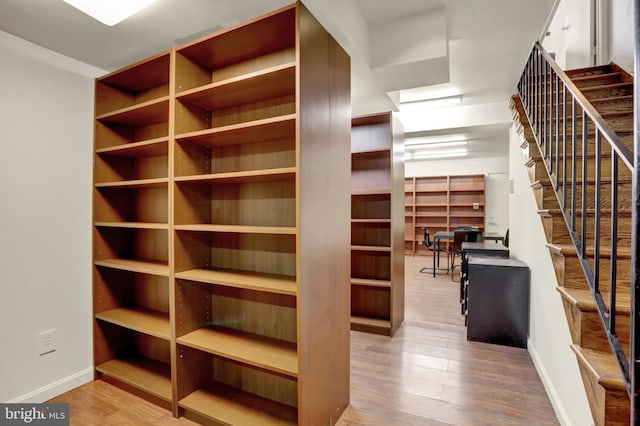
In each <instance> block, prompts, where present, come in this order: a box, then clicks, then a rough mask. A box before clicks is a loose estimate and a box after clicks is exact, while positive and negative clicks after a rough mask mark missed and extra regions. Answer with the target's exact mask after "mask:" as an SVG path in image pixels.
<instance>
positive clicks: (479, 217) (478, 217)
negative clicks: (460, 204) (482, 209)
mask: <svg viewBox="0 0 640 426" xmlns="http://www.w3.org/2000/svg"><path fill="white" fill-rule="evenodd" d="M449 217H470V218H476V219H484V214H464V213H449Z"/></svg>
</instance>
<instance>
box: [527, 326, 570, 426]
mask: <svg viewBox="0 0 640 426" xmlns="http://www.w3.org/2000/svg"><path fill="white" fill-rule="evenodd" d="M527 350H528V351H529V355H530V356H531V360H532V361H533V365H534V367H535V368H536V371H537V372H538V375H539V376H540V379H541V380H542V384H543V386H544V389H545V391H546V392H547V396H548V397H549V401H550V402H551V406H552V407H553V411H555V413H556V417H557V418H558V421H559V422H560V424H561V425H562V426H571V421H570V420H569V416H568V415H567V412H566V411H565V409H564V406H563V405H562V403H561V402H560V398H559V397H558V393H557V392H556V389H555V388H554V387H553V383H552V382H551V379H550V378H549V374H548V373H547V370H546V369H545V368H544V364H543V363H542V361H541V360H540V356H539V355H538V351H536V348H535V345H534V344H533V342H532V341H531V339H529V340H528V341H527Z"/></svg>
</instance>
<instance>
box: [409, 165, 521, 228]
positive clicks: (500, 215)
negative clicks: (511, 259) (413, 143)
mask: <svg viewBox="0 0 640 426" xmlns="http://www.w3.org/2000/svg"><path fill="white" fill-rule="evenodd" d="M508 172H509V158H508V157H506V156H505V157H485V158H469V159H466V158H465V159H458V160H440V161H438V160H429V161H407V162H406V163H405V171H404V173H405V176H406V177H413V176H446V175H474V174H484V175H485V197H486V198H485V229H486V230H487V232H498V233H501V234H504V232H505V231H506V230H507V228H509V214H508V213H509V211H508V208H507V206H508V201H509V194H508V191H507V189H508Z"/></svg>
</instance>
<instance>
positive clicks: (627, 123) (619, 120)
mask: <svg viewBox="0 0 640 426" xmlns="http://www.w3.org/2000/svg"><path fill="white" fill-rule="evenodd" d="M604 118H605V120H606V122H607V123H608V124H609V126H611V128H612V129H613V130H614V131H615V132H618V133H619V132H630V131H633V114H626V115H616V116H610V117H604ZM534 124H537V125H538V126H539V127H541V130H540V131H541V133H545V132H546V134H547V136H548V135H550V134H551V135H553V136H552V137H553V138H554V139H555V134H556V133H559V136H560V138H562V135H563V133H564V123H563V122H562V120H560V122H559V124H556V120H555V117H554V118H553V119H552V120H547V122H546V129H545V123H544V122H542V123H534ZM582 129H583V128H582V117H579V118H578V119H577V120H576V134H580V136H581V137H582ZM572 134H573V120H572V119H571V118H569V119H568V120H567V135H568V136H571V135H572ZM593 134H595V124H594V123H593V121H591V120H589V119H587V135H593Z"/></svg>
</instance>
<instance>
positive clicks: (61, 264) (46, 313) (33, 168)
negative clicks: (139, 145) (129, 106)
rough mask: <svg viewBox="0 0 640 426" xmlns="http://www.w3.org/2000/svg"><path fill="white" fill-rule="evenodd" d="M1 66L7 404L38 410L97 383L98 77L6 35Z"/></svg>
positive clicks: (1, 367) (0, 37)
mask: <svg viewBox="0 0 640 426" xmlns="http://www.w3.org/2000/svg"><path fill="white" fill-rule="evenodd" d="M0 57H2V66H0V93H2V95H1V96H0V129H1V130H2V133H1V134H0V135H1V136H0V146H1V147H2V155H0V200H1V201H0V229H1V230H2V237H0V291H1V294H2V295H1V296H0V341H1V342H2V350H1V351H0V378H1V379H0V401H2V402H23V401H24V402H41V401H44V400H46V399H48V398H51V397H53V396H55V395H57V394H59V393H61V392H64V391H66V390H68V389H70V388H72V387H75V386H77V385H78V384H80V383H84V382H86V381H88V380H91V379H92V377H93V374H92V363H93V360H92V344H91V305H92V303H91V233H90V230H91V173H92V154H91V153H92V138H93V136H92V134H93V129H92V124H91V123H92V115H93V80H92V78H91V77H89V76H87V74H90V73H94V72H96V70H95V69H91V68H89V67H87V66H84V65H83V64H81V63H78V62H76V61H73V60H71V59H70V58H65V57H63V56H61V55H58V54H55V53H53V52H50V51H47V50H45V49H42V48H40V47H37V46H35V45H33V44H30V43H28V42H25V41H23V40H20V39H17V38H15V37H13V36H10V35H9V34H6V33H3V32H0ZM36 58H39V59H36ZM70 70H73V71H70ZM78 72H80V73H78ZM83 73H84V75H83ZM49 329H56V331H57V342H56V344H57V350H56V351H55V352H53V353H50V354H47V355H44V356H39V354H38V350H37V343H36V334H37V333H38V332H41V331H44V330H49Z"/></svg>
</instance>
